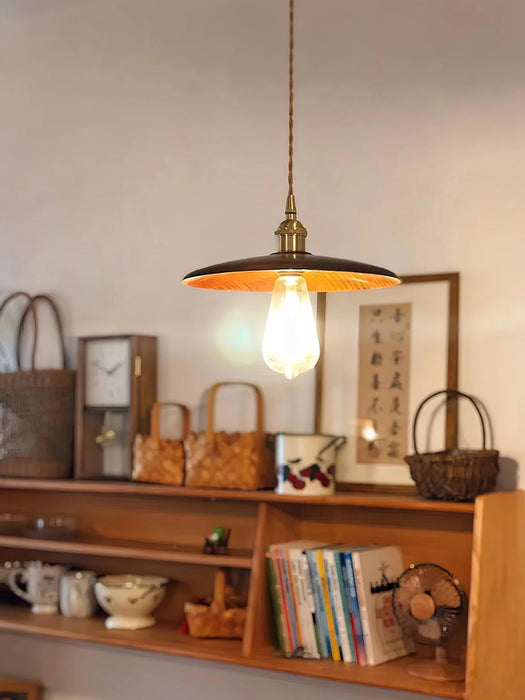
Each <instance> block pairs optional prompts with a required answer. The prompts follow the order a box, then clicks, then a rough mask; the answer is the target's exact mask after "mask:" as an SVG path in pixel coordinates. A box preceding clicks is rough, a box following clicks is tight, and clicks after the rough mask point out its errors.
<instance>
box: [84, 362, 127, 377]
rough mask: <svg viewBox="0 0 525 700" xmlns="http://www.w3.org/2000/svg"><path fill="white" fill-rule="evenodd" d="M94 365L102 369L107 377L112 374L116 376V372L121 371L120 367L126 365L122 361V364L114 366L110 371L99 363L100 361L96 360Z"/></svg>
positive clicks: (118, 363)
mask: <svg viewBox="0 0 525 700" xmlns="http://www.w3.org/2000/svg"><path fill="white" fill-rule="evenodd" d="M92 364H93V366H94V367H98V368H99V369H101V370H102V371H103V372H105V373H106V374H107V375H109V376H111V375H112V374H115V372H116V371H117V369H119V367H122V365H123V364H124V363H123V362H121V361H120V362H117V364H116V365H113V367H111V368H110V369H107V368H106V367H104V366H103V365H101V364H100V362H99V361H98V360H95V361H94V362H93V363H92Z"/></svg>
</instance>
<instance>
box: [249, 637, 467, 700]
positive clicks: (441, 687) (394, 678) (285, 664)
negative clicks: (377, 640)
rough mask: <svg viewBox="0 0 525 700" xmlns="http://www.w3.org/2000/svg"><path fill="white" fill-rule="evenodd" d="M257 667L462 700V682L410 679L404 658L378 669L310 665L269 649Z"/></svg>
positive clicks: (339, 664)
mask: <svg viewBox="0 0 525 700" xmlns="http://www.w3.org/2000/svg"><path fill="white" fill-rule="evenodd" d="M255 661H256V663H257V665H261V666H262V665H263V663H264V662H267V663H268V664H271V665H269V666H267V668H272V669H274V670H278V671H285V672H287V673H297V674H300V675H303V676H311V677H313V678H322V679H323V680H333V681H342V682H344V683H358V684H360V685H373V686H377V687H380V688H389V689H391V690H405V691H412V692H415V693H423V694H426V695H434V696H437V697H440V698H463V697H464V695H465V683H464V682H458V681H455V682H443V681H423V680H421V679H420V678H414V677H413V676H410V675H409V673H408V671H407V667H408V666H409V665H410V664H411V663H413V662H414V657H413V656H408V657H405V658H402V659H396V660H395V661H389V662H388V663H385V664H381V665H379V666H358V665H357V664H345V663H343V662H337V661H327V660H321V661H311V660H306V659H285V658H279V657H277V656H276V655H275V653H274V652H273V651H272V650H271V649H269V650H267V651H264V652H259V653H258V654H257V658H256V660H255Z"/></svg>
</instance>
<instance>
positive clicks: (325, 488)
mask: <svg viewBox="0 0 525 700" xmlns="http://www.w3.org/2000/svg"><path fill="white" fill-rule="evenodd" d="M345 442H346V438H345V437H343V436H337V435H321V434H310V435H299V434H297V435H296V434H293V433H278V434H277V435H276V436H275V465H276V469H277V486H276V488H275V492H276V493H280V494H288V495H293V496H327V495H330V494H333V493H335V461H336V452H337V450H338V449H339V448H340V447H342V446H343V445H344V444H345Z"/></svg>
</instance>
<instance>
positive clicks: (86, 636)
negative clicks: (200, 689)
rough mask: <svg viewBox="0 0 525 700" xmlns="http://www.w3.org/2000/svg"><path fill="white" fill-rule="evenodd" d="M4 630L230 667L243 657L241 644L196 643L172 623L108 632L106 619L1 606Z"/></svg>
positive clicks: (0, 612)
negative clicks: (41, 612)
mask: <svg viewBox="0 0 525 700" xmlns="http://www.w3.org/2000/svg"><path fill="white" fill-rule="evenodd" d="M0 630H9V631H12V632H24V633H28V634H37V635H40V636H44V637H56V638H59V639H73V640H77V641H79V642H92V643H95V644H109V645H110V646H117V647H125V648H128V649H140V650H143V651H153V652H159V653H162V654H173V655H178V656H190V657H193V658H199V659H208V660H210V661H221V662H226V663H238V662H239V659H240V658H241V655H242V643H241V641H240V640H236V639H234V640H230V639H219V640H211V639H203V640H198V639H194V638H192V637H189V636H188V635H185V634H180V633H179V632H177V627H176V625H175V624H174V623H170V622H157V624H156V625H155V626H154V627H148V628H147V629H144V630H134V631H130V630H108V629H106V628H105V626H104V618H103V617H91V618H87V619H85V620H80V619H75V618H71V617H63V616H62V615H34V614H33V613H32V612H31V611H30V610H29V608H25V607H24V608H21V607H18V606H14V605H13V606H11V605H5V604H3V605H0Z"/></svg>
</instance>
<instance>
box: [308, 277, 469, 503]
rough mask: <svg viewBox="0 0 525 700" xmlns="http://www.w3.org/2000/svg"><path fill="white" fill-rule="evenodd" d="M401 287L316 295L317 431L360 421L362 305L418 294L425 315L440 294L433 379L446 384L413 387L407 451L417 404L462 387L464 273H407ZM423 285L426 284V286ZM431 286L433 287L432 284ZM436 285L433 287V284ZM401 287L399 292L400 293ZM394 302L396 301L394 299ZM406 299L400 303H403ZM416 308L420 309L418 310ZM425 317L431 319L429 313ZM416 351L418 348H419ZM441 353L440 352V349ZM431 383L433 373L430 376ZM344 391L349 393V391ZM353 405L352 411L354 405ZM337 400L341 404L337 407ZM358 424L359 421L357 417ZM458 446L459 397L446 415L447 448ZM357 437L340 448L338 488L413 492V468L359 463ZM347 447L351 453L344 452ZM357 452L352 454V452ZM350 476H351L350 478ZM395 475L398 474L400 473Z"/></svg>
mask: <svg viewBox="0 0 525 700" xmlns="http://www.w3.org/2000/svg"><path fill="white" fill-rule="evenodd" d="M402 283H403V284H402V285H400V286H398V287H394V288H389V289H386V290H373V291H366V292H354V293H352V294H345V295H343V294H341V295H339V294H330V295H327V294H318V299H317V321H318V329H319V339H320V344H321V356H320V359H319V363H318V365H317V368H316V398H315V431H316V432H328V433H334V434H347V433H346V432H345V431H343V430H342V425H343V419H345V418H346V417H347V414H348V418H349V420H348V421H347V422H346V423H344V425H345V427H347V426H348V425H349V424H350V422H351V418H354V419H355V416H353V413H357V409H356V405H357V384H358V382H357V380H358V368H357V362H358V343H359V337H358V331H359V329H358V326H357V324H356V321H355V319H356V318H358V315H359V307H361V306H366V305H374V304H378V305H382V304H389V303H393V304H398V303H402V302H403V301H406V300H408V301H410V303H411V304H418V303H419V301H418V295H419V297H420V298H421V303H420V305H419V309H420V313H423V311H424V310H425V309H426V308H427V307H426V304H427V302H426V301H424V300H425V299H427V298H433V296H434V295H435V297H436V302H435V304H431V305H429V308H432V309H434V306H435V307H436V308H439V315H440V317H439V319H436V326H439V328H440V329H441V331H442V333H441V336H440V344H439V347H440V348H442V355H443V357H441V354H440V358H441V359H440V363H439V364H440V367H439V372H438V370H437V369H436V375H437V374H439V379H437V380H436V377H434V380H435V381H437V382H438V383H439V381H442V382H443V385H442V386H436V385H435V384H428V383H426V384H425V382H426V381H427V379H426V378H425V381H423V382H421V384H422V388H421V391H419V392H418V391H417V387H416V388H415V390H414V392H413V393H414V394H415V396H414V397H413V399H411V402H410V406H409V409H410V410H409V428H410V430H409V434H410V437H409V441H408V446H409V447H408V451H407V454H409V453H410V445H411V444H412V440H411V427H412V426H411V421H412V420H413V415H414V413H415V410H416V408H417V404H418V403H419V402H420V401H421V400H422V399H423V398H424V397H425V395H426V394H428V393H431V391H433V390H436V391H437V390H438V389H442V388H447V389H457V388H458V333H459V273H458V272H452V273H436V274H429V275H410V276H404V277H402ZM423 285H424V286H423ZM427 285H429V286H427ZM430 285H432V286H430ZM396 290H399V291H396ZM390 300H392V301H390ZM400 300H401V302H400ZM416 310H417V309H416ZM425 318H426V317H425ZM413 344H416V345H417V338H415V339H414V338H413ZM416 350H417V348H416ZM439 352H440V353H441V350H439ZM343 363H346V365H347V366H348V365H349V363H350V364H352V371H351V372H343V371H340V372H339V373H338V370H342V369H343ZM349 376H352V377H353V379H354V380H355V381H354V383H353V384H354V385H353V386H348V383H349V382H348V381H347V379H348V377H349ZM428 381H430V377H429V378H428ZM343 392H346V394H344V393H343ZM352 402H354V405H353V408H352V409H351V410H350V407H351V404H352ZM336 403H337V408H336ZM354 422H355V420H354ZM437 438H439V440H440V441H441V442H440V447H439V448H437V449H443V436H442V434H441V433H440V434H439V435H436V439H437ZM456 444H457V401H456V400H450V401H449V402H448V403H447V405H446V414H445V418H444V446H445V447H446V448H451V447H454V446H456ZM354 445H355V441H354V443H352V441H351V440H349V444H348V449H347V448H345V449H344V450H342V451H341V453H340V455H339V458H338V472H339V473H340V474H342V476H341V477H339V478H338V488H340V489H341V490H345V489H348V488H352V489H358V490H381V491H384V490H387V491H404V492H408V491H410V492H412V491H413V490H414V487H413V485H412V482H411V480H410V477H409V471H408V466H406V467H405V466H404V465H403V466H401V465H400V466H399V467H396V468H395V469H394V470H388V469H386V465H384V468H382V469H370V470H369V473H370V476H368V475H367V472H366V469H365V468H364V466H363V465H358V464H357V463H356V457H355V449H354ZM345 450H346V452H345ZM351 450H353V454H352V455H351V454H350V451H351ZM350 475H351V476H350ZM396 475H399V477H398V476H396Z"/></svg>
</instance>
